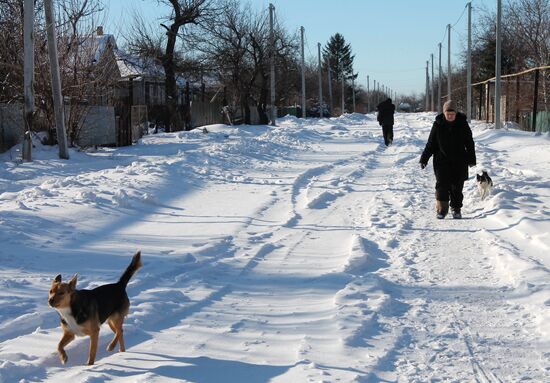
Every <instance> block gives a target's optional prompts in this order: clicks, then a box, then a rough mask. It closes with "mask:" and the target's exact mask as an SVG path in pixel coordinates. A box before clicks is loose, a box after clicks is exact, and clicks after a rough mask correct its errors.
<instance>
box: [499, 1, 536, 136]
mask: <svg viewBox="0 0 550 383" xmlns="http://www.w3.org/2000/svg"><path fill="white" fill-rule="evenodd" d="M501 19H502V1H501V0H497V46H496V49H497V51H496V59H495V128H497V129H500V128H501V121H500V69H501V68H500V67H501V63H500V61H501V60H500V57H501V45H502V44H501V43H502V42H501V32H502V25H501ZM533 117H534V118H536V116H533Z"/></svg>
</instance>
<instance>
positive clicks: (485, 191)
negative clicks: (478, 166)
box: [476, 170, 493, 200]
mask: <svg viewBox="0 0 550 383" xmlns="http://www.w3.org/2000/svg"><path fill="white" fill-rule="evenodd" d="M476 181H477V189H478V190H479V196H480V197H481V199H482V200H484V199H485V197H487V196H488V195H489V193H491V189H492V188H493V180H492V179H491V177H489V174H488V173H487V172H486V171H485V170H484V171H483V172H482V173H481V175H480V174H476Z"/></svg>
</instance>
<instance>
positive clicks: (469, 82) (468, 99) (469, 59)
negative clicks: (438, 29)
mask: <svg viewBox="0 0 550 383" xmlns="http://www.w3.org/2000/svg"><path fill="white" fill-rule="evenodd" d="M466 60H467V61H466V117H467V118H468V122H471V121H472V2H469V3H468V53H467V58H466Z"/></svg>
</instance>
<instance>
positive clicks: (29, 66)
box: [21, 0, 34, 161]
mask: <svg viewBox="0 0 550 383" xmlns="http://www.w3.org/2000/svg"><path fill="white" fill-rule="evenodd" d="M23 24H24V25H23V40H24V54H25V62H24V78H23V83H24V84H23V87H24V93H25V105H24V111H23V121H24V122H25V127H24V133H23V148H22V150H21V153H22V158H21V159H22V160H23V161H32V139H31V132H32V127H33V119H34V0H25V4H24V20H23Z"/></svg>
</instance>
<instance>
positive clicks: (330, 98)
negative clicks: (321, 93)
mask: <svg viewBox="0 0 550 383" xmlns="http://www.w3.org/2000/svg"><path fill="white" fill-rule="evenodd" d="M327 72H328V100H329V105H328V107H329V108H330V112H331V113H332V105H333V104H332V74H331V72H332V70H331V69H330V57H328V56H327Z"/></svg>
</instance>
